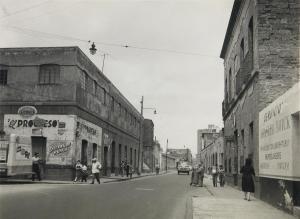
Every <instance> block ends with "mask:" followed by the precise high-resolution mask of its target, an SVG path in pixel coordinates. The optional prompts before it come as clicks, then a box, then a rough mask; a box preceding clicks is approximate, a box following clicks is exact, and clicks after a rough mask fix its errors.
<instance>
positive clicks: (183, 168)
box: [177, 165, 190, 175]
mask: <svg viewBox="0 0 300 219" xmlns="http://www.w3.org/2000/svg"><path fill="white" fill-rule="evenodd" d="M177 171H178V175H179V174H180V173H187V174H188V175H189V174H190V167H189V166H188V165H186V166H182V165H179V166H178V168H177Z"/></svg>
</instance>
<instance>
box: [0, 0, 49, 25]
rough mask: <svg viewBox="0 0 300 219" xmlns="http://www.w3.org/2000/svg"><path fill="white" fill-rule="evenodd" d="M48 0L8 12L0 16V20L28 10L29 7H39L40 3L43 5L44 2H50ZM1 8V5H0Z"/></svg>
mask: <svg viewBox="0 0 300 219" xmlns="http://www.w3.org/2000/svg"><path fill="white" fill-rule="evenodd" d="M50 1H51V0H47V1H44V2H42V3H39V4H36V5H32V6H30V7H27V8H23V9H20V10H18V11H15V12H12V13H8V14H7V15H5V16H2V17H0V20H2V19H5V18H7V17H10V16H12V15H16V14H20V13H22V12H25V11H29V10H31V9H33V8H37V7H40V6H41V5H44V4H46V3H48V2H50ZM2 8H3V6H2Z"/></svg>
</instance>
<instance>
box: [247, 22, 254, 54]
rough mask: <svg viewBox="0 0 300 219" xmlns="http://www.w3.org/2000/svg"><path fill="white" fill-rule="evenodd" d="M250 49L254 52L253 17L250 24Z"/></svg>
mask: <svg viewBox="0 0 300 219" xmlns="http://www.w3.org/2000/svg"><path fill="white" fill-rule="evenodd" d="M248 50H249V51H250V52H253V17H252V18H251V19H250V21H249V24H248Z"/></svg>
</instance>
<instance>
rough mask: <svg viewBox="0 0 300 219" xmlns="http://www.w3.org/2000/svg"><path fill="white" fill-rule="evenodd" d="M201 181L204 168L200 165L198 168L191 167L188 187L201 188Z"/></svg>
mask: <svg viewBox="0 0 300 219" xmlns="http://www.w3.org/2000/svg"><path fill="white" fill-rule="evenodd" d="M203 179H204V166H203V165H202V164H199V165H198V166H196V167H193V170H192V178H191V183H190V185H191V186H192V185H193V186H200V187H202V186H203Z"/></svg>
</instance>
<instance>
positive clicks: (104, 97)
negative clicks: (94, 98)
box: [102, 88, 106, 105]
mask: <svg viewBox="0 0 300 219" xmlns="http://www.w3.org/2000/svg"><path fill="white" fill-rule="evenodd" d="M102 89H103V104H104V105H106V90H105V89H104V88H102Z"/></svg>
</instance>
